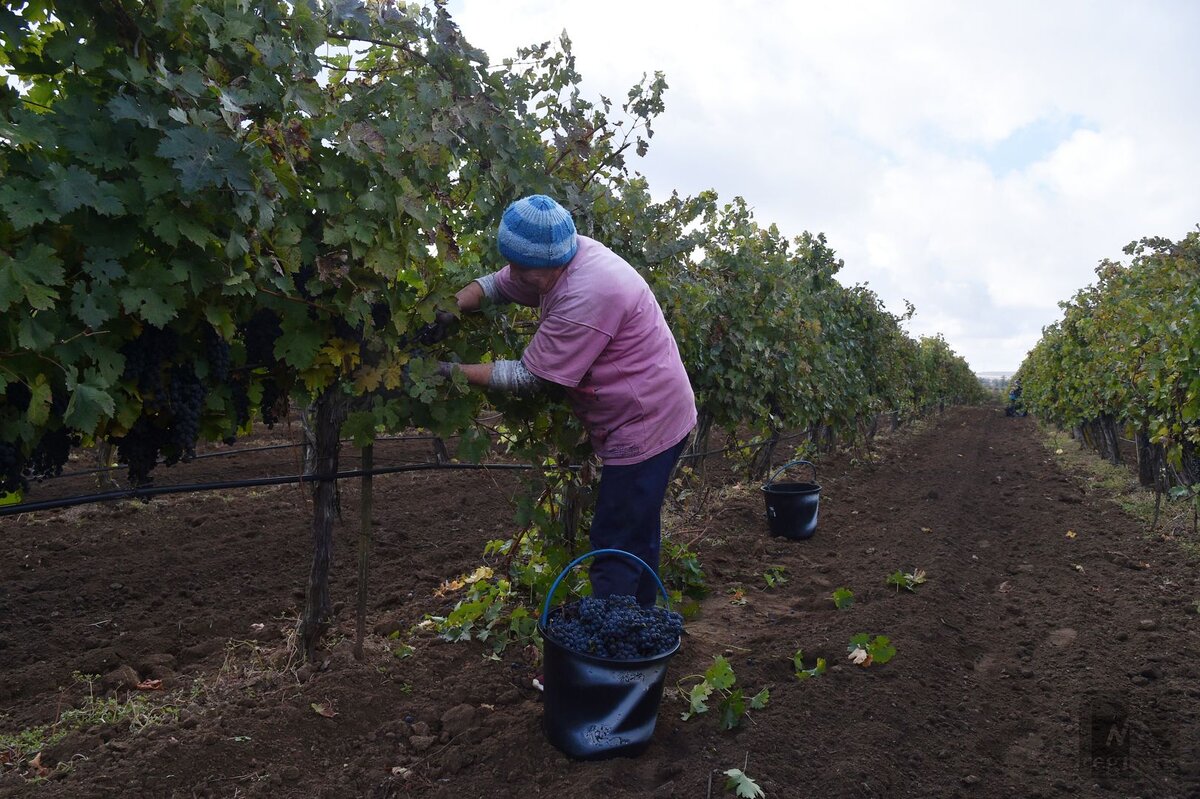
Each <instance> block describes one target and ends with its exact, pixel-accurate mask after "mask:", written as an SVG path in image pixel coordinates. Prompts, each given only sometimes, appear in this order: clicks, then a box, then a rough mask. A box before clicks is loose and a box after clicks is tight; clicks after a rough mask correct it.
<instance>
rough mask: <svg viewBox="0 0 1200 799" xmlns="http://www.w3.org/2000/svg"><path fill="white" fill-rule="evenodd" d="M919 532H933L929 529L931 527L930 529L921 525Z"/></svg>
mask: <svg viewBox="0 0 1200 799" xmlns="http://www.w3.org/2000/svg"><path fill="white" fill-rule="evenodd" d="M921 532H922V533H932V532H933V530H931V529H930V528H928V527H922V528H921Z"/></svg>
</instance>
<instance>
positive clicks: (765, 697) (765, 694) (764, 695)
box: [750, 688, 771, 710]
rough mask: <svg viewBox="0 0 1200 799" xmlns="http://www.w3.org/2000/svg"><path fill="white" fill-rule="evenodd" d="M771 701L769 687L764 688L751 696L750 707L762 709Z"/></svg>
mask: <svg viewBox="0 0 1200 799" xmlns="http://www.w3.org/2000/svg"><path fill="white" fill-rule="evenodd" d="M769 701H771V691H770V690H769V689H767V688H764V689H762V690H761V691H759V692H758V693H756V694H755V695H754V696H752V697H750V709H751V710H762V709H763V708H764V707H766V706H767V702H769Z"/></svg>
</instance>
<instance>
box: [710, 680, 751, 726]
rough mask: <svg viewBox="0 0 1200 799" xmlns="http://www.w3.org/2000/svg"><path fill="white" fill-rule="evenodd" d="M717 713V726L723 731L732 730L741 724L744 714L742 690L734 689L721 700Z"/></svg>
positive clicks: (744, 704)
mask: <svg viewBox="0 0 1200 799" xmlns="http://www.w3.org/2000/svg"><path fill="white" fill-rule="evenodd" d="M717 713H718V716H719V719H718V721H717V725H718V726H719V727H720V728H721V729H723V730H732V729H733V728H734V727H736V726H737V725H738V724H741V722H742V716H744V715H745V714H746V699H745V697H743V696H742V689H741V688H738V689H735V690H734V691H733V692H732V693H731V694H729V696H727V697H725V698H724V699H722V700H721V704H720V705H718V706H717Z"/></svg>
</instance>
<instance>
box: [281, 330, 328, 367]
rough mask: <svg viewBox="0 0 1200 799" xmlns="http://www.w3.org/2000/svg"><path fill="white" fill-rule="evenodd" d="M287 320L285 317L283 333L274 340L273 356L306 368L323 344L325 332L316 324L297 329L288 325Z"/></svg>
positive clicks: (314, 358)
mask: <svg viewBox="0 0 1200 799" xmlns="http://www.w3.org/2000/svg"><path fill="white" fill-rule="evenodd" d="M287 321H288V320H287V319H286V318H285V319H284V328H283V335H282V336H280V337H279V339H278V340H277V341H276V342H275V357H277V358H279V359H280V360H281V361H284V362H285V363H287V364H288V365H289V366H291V367H293V368H296V369H307V368H308V367H310V366H312V364H313V361H314V360H316V357H317V352H318V351H319V350H320V349H321V347H322V345H324V344H325V332H324V331H323V330H322V329H321V328H320V326H317V325H306V326H304V327H301V328H299V329H297V328H295V327H291V326H290V325H288V324H287Z"/></svg>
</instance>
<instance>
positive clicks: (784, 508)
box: [762, 461, 821, 538]
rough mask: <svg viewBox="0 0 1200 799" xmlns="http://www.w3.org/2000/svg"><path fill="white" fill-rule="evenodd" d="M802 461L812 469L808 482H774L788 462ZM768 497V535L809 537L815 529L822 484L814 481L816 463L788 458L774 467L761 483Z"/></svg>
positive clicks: (793, 463) (765, 495) (801, 462)
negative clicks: (786, 461) (810, 480)
mask: <svg viewBox="0 0 1200 799" xmlns="http://www.w3.org/2000/svg"><path fill="white" fill-rule="evenodd" d="M799 464H803V465H805V466H808V467H809V468H811V469H812V473H813V481H812V482H811V483H776V482H775V478H776V477H778V476H779V475H780V473H781V472H783V470H784V469H787V468H788V467H789V466H796V465H799ZM762 490H763V496H764V497H765V498H766V500H767V526H769V527H770V528H771V535H778V536H783V537H784V538H809V537H811V536H812V534H813V533H815V532H816V530H817V510H818V506H819V504H820V502H821V486H819V485H817V467H816V466H813V465H812V464H811V463H810V462H808V461H790V462H788V463H785V464H783V466H780V467H779V468H778V469H776V470H775V474H773V475H771V478H770V479H769V480H767V482H766V483H765V484H764V485H763V487H762Z"/></svg>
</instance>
